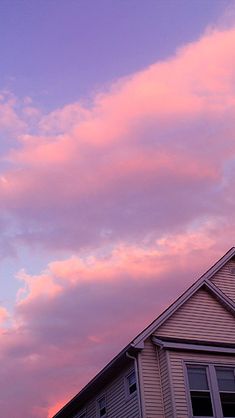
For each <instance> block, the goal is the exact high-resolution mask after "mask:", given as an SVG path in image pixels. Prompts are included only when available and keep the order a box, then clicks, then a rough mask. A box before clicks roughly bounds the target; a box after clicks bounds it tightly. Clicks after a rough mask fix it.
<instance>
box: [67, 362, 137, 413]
mask: <svg viewBox="0 0 235 418" xmlns="http://www.w3.org/2000/svg"><path fill="white" fill-rule="evenodd" d="M133 369H134V365H133V367H132V368H131V369H130V368H126V369H125V370H123V371H122V373H120V375H119V376H118V377H116V378H115V379H114V380H113V381H112V382H110V384H109V385H107V386H106V387H103V388H101V390H100V393H98V394H97V395H96V396H95V397H94V398H93V399H91V400H90V401H89V402H88V403H87V404H86V405H85V406H83V407H82V408H81V411H83V409H84V408H85V409H86V413H87V418H96V417H97V416H98V415H96V411H97V399H98V398H99V397H100V396H102V395H103V394H104V395H105V397H106V409H107V417H109V418H139V406H138V397H137V392H135V394H133V395H132V396H131V397H129V398H128V399H127V397H126V391H125V376H126V375H127V374H128V373H129V372H130V371H131V370H133ZM77 412H78V411H77ZM68 418H70V417H68Z"/></svg>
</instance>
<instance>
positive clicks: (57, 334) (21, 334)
mask: <svg viewBox="0 0 235 418" xmlns="http://www.w3.org/2000/svg"><path fill="white" fill-rule="evenodd" d="M202 242H203V245H202ZM213 242H214V241H213V239H212V237H211V236H210V232H209V230H208V235H207V236H206V235H204V233H202V232H201V233H194V232H192V231H191V232H188V234H187V236H186V235H178V236H171V237H168V238H165V239H162V240H160V241H158V242H156V243H155V244H154V245H152V246H150V247H147V246H143V247H142V248H140V247H128V246H125V247H124V246H121V247H117V248H115V249H113V250H112V251H111V252H110V253H106V254H105V255H104V254H102V255H101V254H100V255H96V256H93V257H87V258H85V259H84V258H81V257H80V256H79V255H77V256H74V257H73V258H69V259H65V260H63V261H54V262H51V263H50V264H49V265H48V266H47V268H46V269H45V270H44V271H42V272H41V273H40V274H38V275H34V276H33V275H30V274H28V273H26V272H24V273H22V272H21V273H20V274H19V278H20V280H21V281H23V283H22V291H21V292H20V294H19V299H18V302H17V303H16V306H15V312H14V315H13V316H12V318H11V324H12V325H11V326H9V327H8V328H7V329H5V331H4V333H3V334H2V335H1V341H0V357H1V364H2V365H4V366H3V367H2V370H1V379H0V388H1V413H2V414H4V415H8V416H12V413H13V410H12V408H14V418H21V417H22V416H24V417H27V418H29V417H32V416H33V417H37V418H44V417H47V416H48V414H49V416H50V414H51V413H52V411H55V410H56V409H57V408H59V407H60V406H61V404H62V403H63V402H66V400H68V399H69V398H70V397H71V396H72V395H74V394H75V393H76V392H77V391H78V390H79V388H80V387H81V386H82V385H83V384H85V383H86V382H87V381H88V380H89V378H91V377H92V376H93V375H94V374H95V373H96V372H97V371H98V370H99V368H100V367H102V366H103V365H104V364H105V363H106V362H107V361H108V360H109V359H110V358H111V357H112V356H113V355H114V354H115V353H116V352H117V351H118V350H119V349H121V348H122V346H124V345H125V344H126V343H127V342H128V341H129V340H130V339H131V338H133V337H134V336H135V334H137V333H138V332H139V331H140V330H141V329H142V328H143V327H144V326H146V325H147V324H148V322H150V321H151V320H152V319H153V318H154V317H156V315H157V314H158V313H159V312H160V311H161V310H162V309H163V308H164V307H165V306H166V305H167V304H168V303H169V302H170V301H172V299H173V298H174V297H176V295H178V294H179V293H180V291H181V290H183V289H184V288H185V287H186V285H189V284H191V282H192V279H193V274H195V271H197V270H198V269H199V265H200V269H202V267H203V266H202V265H203V263H202V255H203V254H204V253H205V252H206V254H207V260H206V261H205V262H204V264H205V265H206V266H207V265H208V259H213V258H214V255H215V254H217V250H216V249H215V248H213ZM188 263H190V268H187V270H186V268H185V266H186V265H188ZM2 313H3V319H4V318H5V311H4V310H3V311H2ZM12 382H14V384H13V383H12ZM12 396H14V405H12V402H10V400H11V399H12Z"/></svg>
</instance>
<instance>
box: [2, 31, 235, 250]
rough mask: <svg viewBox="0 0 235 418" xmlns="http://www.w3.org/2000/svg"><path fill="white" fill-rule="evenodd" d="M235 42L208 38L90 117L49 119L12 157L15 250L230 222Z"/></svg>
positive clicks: (55, 115) (113, 90)
mask: <svg viewBox="0 0 235 418" xmlns="http://www.w3.org/2000/svg"><path fill="white" fill-rule="evenodd" d="M234 42H235V29H229V30H223V31H222V30H220V31H219V30H211V31H208V32H207V33H206V34H205V35H204V36H203V37H202V38H201V39H199V40H198V41H197V42H194V43H192V44H189V45H187V46H185V47H183V48H181V49H179V51H178V52H177V53H176V55H175V56H174V57H172V58H169V59H168V60H166V61H164V62H159V63H156V64H153V65H152V66H150V67H149V68H147V69H146V70H143V71H141V72H139V73H136V74H133V75H131V76H129V77H127V78H124V79H121V80H119V81H118V82H117V83H114V84H113V85H112V86H110V88H109V89H108V90H107V91H105V92H101V93H100V94H97V95H96V96H95V97H94V100H93V103H92V104H91V105H90V107H89V108H85V107H84V106H82V104H79V103H77V104H71V105H68V106H65V107H64V108H62V109H58V110H55V111H54V112H52V113H51V114H49V115H46V116H42V117H41V118H40V120H39V121H38V125H37V130H38V134H36V133H35V129H34V133H33V134H32V133H29V132H28V133H25V134H24V135H21V136H20V138H19V144H18V147H17V148H15V149H12V150H11V151H10V152H9V153H8V155H6V156H5V160H6V161H8V163H9V164H10V165H9V167H8V169H5V170H3V172H2V176H1V182H0V207H1V209H2V211H4V212H5V213H8V214H9V215H10V216H11V217H13V218H14V221H15V222H17V230H18V236H17V238H18V239H21V238H22V239H23V240H25V242H28V243H30V244H32V243H41V244H43V246H44V247H45V246H47V247H48V248H51V249H53V248H55V247H58V248H62V249H70V250H71V249H73V250H77V249H78V248H84V247H86V248H87V247H93V246H96V245H100V244H103V243H104V241H105V242H107V243H109V242H112V243H113V242H118V241H119V240H129V241H131V240H132V241H135V240H136V239H140V238H141V237H142V236H143V235H149V234H152V233H153V231H155V233H156V234H157V235H158V236H159V234H160V235H161V234H164V233H165V232H167V231H170V230H175V231H176V230H177V229H178V230H179V228H181V229H183V228H186V227H187V226H189V225H190V224H192V223H195V222H197V223H200V222H201V220H202V219H204V218H205V217H210V218H211V219H214V218H216V217H217V216H218V215H220V216H226V214H227V212H231V211H232V210H233V199H231V197H230V198H229V199H227V198H226V196H227V190H226V186H227V183H229V184H230V180H229V177H228V174H229V173H230V171H231V169H232V167H233V164H234V163H233V159H234V156H235V145H234V134H235V129H234V111H235V92H234V81H235V80H234V74H235V53H234V48H233V45H234ZM27 106H28V105H27Z"/></svg>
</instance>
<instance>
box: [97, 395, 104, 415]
mask: <svg viewBox="0 0 235 418" xmlns="http://www.w3.org/2000/svg"><path fill="white" fill-rule="evenodd" d="M98 412H99V417H105V415H106V399H105V396H102V398H100V399H99V400H98Z"/></svg>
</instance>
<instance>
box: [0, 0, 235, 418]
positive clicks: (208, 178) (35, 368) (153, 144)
mask: <svg viewBox="0 0 235 418" xmlns="http://www.w3.org/2000/svg"><path fill="white" fill-rule="evenodd" d="M0 28H1V29H0V31H1V32H0V35H1V36H0V50H1V65H0V80H1V81H0V138H1V141H0V153H1V154H0V155H1V158H0V226H1V237H0V292H1V297H0V333H1V343H0V358H1V370H2V373H1V377H0V393H1V396H0V411H1V414H4V416H10V417H13V416H14V418H22V417H24V418H32V417H35V418H50V416H51V415H52V413H53V412H55V411H56V409H58V408H59V407H60V406H61V404H63V402H65V401H67V400H68V399H69V398H70V397H71V396H73V395H74V394H75V393H76V392H78V391H79V389H80V388H81V386H82V385H83V384H85V383H86V382H87V380H88V378H91V377H92V376H93V375H94V374H95V373H96V372H97V371H98V370H99V368H100V367H102V366H103V365H104V364H105V363H106V362H107V361H108V360H110V358H111V356H112V355H114V354H115V353H116V352H117V351H118V350H119V349H121V348H122V346H123V345H124V344H125V343H127V342H128V340H129V339H131V338H132V337H133V336H134V335H135V334H136V333H138V332H139V331H140V330H141V329H142V328H143V327H144V326H145V325H146V324H147V323H148V322H150V321H151V320H152V319H153V318H154V317H156V316H157V315H158V314H159V312H160V311H161V310H162V309H163V308H164V307H166V305H167V304H168V303H170V302H171V301H172V300H173V299H174V298H175V297H176V296H178V295H179V293H180V292H182V291H183V290H184V289H185V288H186V287H187V286H188V285H190V284H191V283H192V281H194V280H195V279H196V278H197V277H198V276H199V275H200V274H201V273H202V272H203V270H204V269H207V268H208V267H209V266H210V264H212V263H214V262H215V261H216V259H217V258H219V257H220V256H221V255H222V254H223V253H224V252H225V251H227V249H228V248H230V247H231V246H233V245H234V232H235V221H234V209H235V199H234V175H235V142H234V137H235V125H234V120H235V91H234V85H235V48H234V45H235V3H234V2H233V1H225V0H224V1H222V0H221V1H211V0H202V1H200V0H195V1H194V0H190V1H189V0H174V1H173V0H172V1H171V0H164V1H161V0H158V1H157V0H155V1H153V0H147V1H140V0H139V1H138V0H128V1H124V0H117V1H115V2H114V1H110V0H109V1H108V0H100V1H97V0H83V1H75V0H73V1H72V0H71V1H64V0H57V1H52V0H51V1H42V0H39V1H37V2H32V1H27V0H25V1H13V0H11V1H6V0H2V1H1V2H0ZM133 318H135V320H133ZM120 335H121V337H120Z"/></svg>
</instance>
